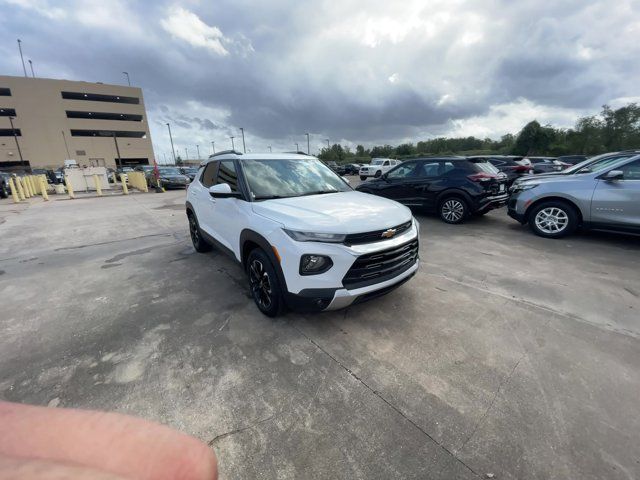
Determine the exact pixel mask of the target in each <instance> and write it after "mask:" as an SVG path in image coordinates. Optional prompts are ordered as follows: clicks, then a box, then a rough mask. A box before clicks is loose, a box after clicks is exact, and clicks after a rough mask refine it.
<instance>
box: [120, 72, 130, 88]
mask: <svg viewBox="0 0 640 480" xmlns="http://www.w3.org/2000/svg"><path fill="white" fill-rule="evenodd" d="M122 73H124V74H125V76H126V77H127V85H129V86H131V79H130V78H129V72H122Z"/></svg>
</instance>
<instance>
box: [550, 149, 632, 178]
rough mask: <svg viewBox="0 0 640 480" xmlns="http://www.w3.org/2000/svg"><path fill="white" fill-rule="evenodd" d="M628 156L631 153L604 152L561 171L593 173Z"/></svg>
mask: <svg viewBox="0 0 640 480" xmlns="http://www.w3.org/2000/svg"><path fill="white" fill-rule="evenodd" d="M630 156H632V155H620V156H618V155H615V156H611V154H608V153H605V154H604V155H598V156H596V157H591V158H589V159H587V160H585V161H584V162H580V163H578V164H577V165H574V166H573V167H570V168H567V169H566V170H564V171H563V172H562V173H563V174H564V175H567V174H572V173H595V172H599V171H600V170H603V169H605V168H607V167H608V166H609V165H611V164H612V163H615V162H617V161H618V160H620V159H622V158H629V157H630Z"/></svg>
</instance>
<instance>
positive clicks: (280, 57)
mask: <svg viewBox="0 0 640 480" xmlns="http://www.w3.org/2000/svg"><path fill="white" fill-rule="evenodd" d="M0 12H1V13H2V14H1V15H0V39H1V41H0V74H6V75H22V65H21V63H20V57H19V55H18V51H17V46H16V39H17V38H20V39H21V40H22V41H23V47H24V53H25V57H26V58H30V59H32V60H33V62H34V66H35V70H36V75H37V76H42V77H51V78H66V79H76V80H87V81H102V82H105V83H123V82H125V79H124V76H123V75H122V73H121V72H122V71H128V72H129V73H130V75H131V80H132V83H133V84H135V85H136V86H140V87H142V88H143V89H144V93H145V99H146V103H147V110H148V114H149V123H150V125H151V134H152V139H153V143H154V145H155V147H156V155H157V156H158V158H159V159H160V160H162V157H163V154H164V155H167V156H168V155H169V154H170V151H171V150H170V147H169V139H168V135H167V133H166V127H165V126H164V124H165V123H166V122H171V124H172V129H173V134H174V140H175V143H176V148H179V149H180V151H181V152H183V151H184V147H185V146H186V147H189V149H190V150H192V151H195V145H196V144H199V145H200V149H201V153H202V154H203V155H204V153H208V152H209V150H208V148H210V145H211V141H212V140H213V141H215V142H216V148H222V147H225V148H228V147H230V140H229V139H228V137H229V136H230V135H235V136H239V128H240V127H244V128H245V131H246V132H247V137H246V139H247V148H249V149H251V150H253V151H264V150H266V148H267V146H268V145H272V146H273V149H274V151H277V150H291V149H293V148H294V143H295V142H298V143H300V146H301V147H302V145H305V147H306V140H305V136H304V133H305V132H307V131H308V132H311V134H312V137H311V138H312V141H311V149H312V151H317V150H318V149H319V148H320V147H321V145H322V144H323V141H324V139H325V138H329V139H330V140H331V142H332V143H333V142H343V143H344V144H349V145H355V144H357V143H363V144H365V145H366V146H372V145H375V144H382V143H391V144H397V143H400V142H404V141H412V142H416V141H418V140H421V139H427V138H431V137H434V136H439V135H476V136H480V137H485V136H489V137H492V138H498V137H499V136H500V135H502V134H504V133H508V132H517V131H518V130H519V129H520V128H521V127H522V126H523V124H524V123H526V122H527V121H529V120H532V119H534V118H535V119H537V120H538V121H540V122H541V123H552V124H554V125H558V126H571V125H573V123H574V121H575V119H576V118H577V117H578V116H580V115H584V114H590V113H595V112H597V111H598V110H599V108H600V106H601V105H602V104H604V103H609V104H612V105H620V104H624V103H626V102H627V101H630V100H638V99H639V98H640V97H639V96H640V86H639V85H640V81H639V79H640V61H639V59H640V0H617V1H615V2H612V1H606V0H605V1H589V0H564V1H562V0H558V1H554V2H540V1H538V0H518V1H517V2H515V1H509V0H503V1H500V0H481V1H463V0H403V1H402V2H399V1H397V2H392V1H389V0H368V1H363V0H360V1H355V0H339V1H338V0H333V1H331V0H325V1H320V0H316V1H304V0H269V1H258V0H254V1H251V0H209V1H198V0H191V1H182V2H180V1H165V0H155V1H124V0H108V1H106V0H102V1H99V0H98V1H96V0H69V1H47V0H0Z"/></svg>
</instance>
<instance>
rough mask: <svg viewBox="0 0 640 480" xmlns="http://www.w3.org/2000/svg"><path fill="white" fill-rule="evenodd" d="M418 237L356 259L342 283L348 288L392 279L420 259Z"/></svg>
mask: <svg viewBox="0 0 640 480" xmlns="http://www.w3.org/2000/svg"><path fill="white" fill-rule="evenodd" d="M418 246H419V245H418V239H417V238H416V239H415V240H412V241H410V242H408V243H405V244H403V245H400V246H398V247H393V248H390V249H388V250H382V251H380V252H375V253H368V254H366V255H362V256H360V257H358V258H357V259H356V261H355V262H354V263H353V265H352V266H351V268H350V269H349V271H348V272H347V274H346V275H345V276H344V278H343V279H342V284H343V285H344V287H345V288H346V289H347V290H352V289H356V288H362V287H367V286H369V285H374V284H376V283H381V282H384V281H386V280H390V279H392V278H393V277H395V276H397V275H400V274H401V273H402V272H404V271H405V270H408V269H409V268H411V266H412V265H413V264H415V263H416V261H417V260H418Z"/></svg>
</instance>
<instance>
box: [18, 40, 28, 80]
mask: <svg viewBox="0 0 640 480" xmlns="http://www.w3.org/2000/svg"><path fill="white" fill-rule="evenodd" d="M18 50H20V59H21V60H22V69H23V70H24V76H25V77H26V76H27V67H26V66H25V65H24V57H23V56H22V40H20V39H18Z"/></svg>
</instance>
